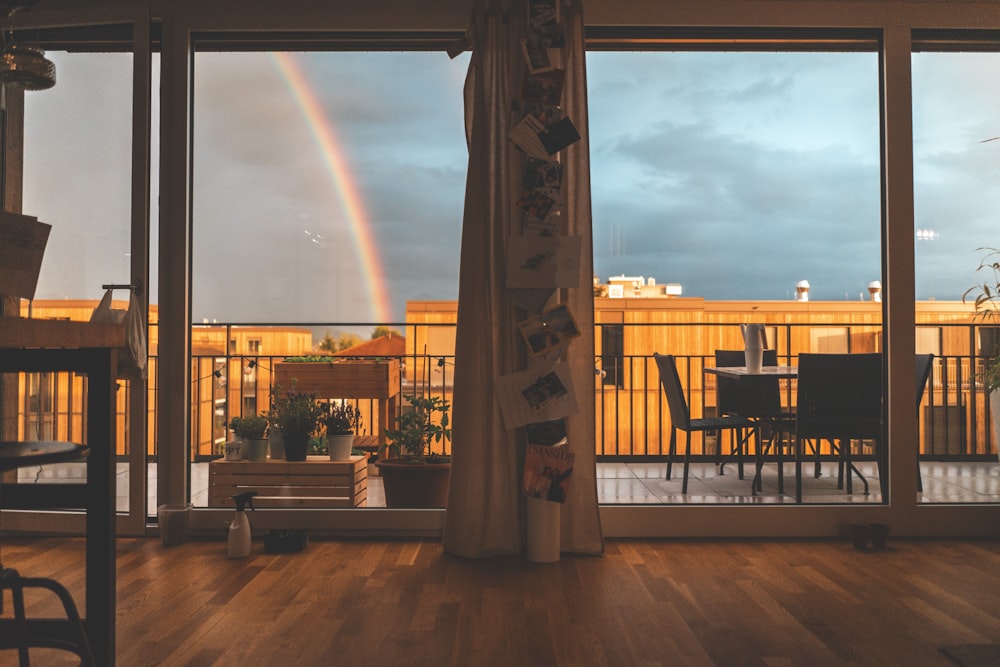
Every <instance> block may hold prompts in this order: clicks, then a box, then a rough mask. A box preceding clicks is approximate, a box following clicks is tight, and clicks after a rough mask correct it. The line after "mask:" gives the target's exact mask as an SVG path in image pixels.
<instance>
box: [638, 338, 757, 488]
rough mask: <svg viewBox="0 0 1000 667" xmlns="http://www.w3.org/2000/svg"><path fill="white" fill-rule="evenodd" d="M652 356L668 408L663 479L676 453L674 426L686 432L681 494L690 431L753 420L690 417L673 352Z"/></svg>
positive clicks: (733, 426)
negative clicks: (667, 432)
mask: <svg viewBox="0 0 1000 667" xmlns="http://www.w3.org/2000/svg"><path fill="white" fill-rule="evenodd" d="M653 359H654V360H655V361H656V368H657V370H658V371H659V374H660V385H661V386H662V387H663V392H664V393H665V394H666V395H667V405H668V407H669V408H670V449H669V451H668V452H667V479H670V476H671V473H672V468H673V463H674V456H675V455H676V452H677V429H680V430H682V431H684V433H685V434H686V438H685V443H684V481H683V483H682V485H681V493H687V489H688V472H689V469H690V463H691V433H693V432H702V433H704V432H705V431H724V430H727V429H733V430H739V429H748V428H751V427H752V426H753V422H751V421H750V420H749V419H746V418H744V417H713V418H704V419H692V418H691V411H690V410H689V409H688V403H687V399H686V398H685V397H684V387H683V386H681V378H680V375H679V374H678V373H677V362H676V360H675V359H674V357H673V355H670V354H657V353H655V352H654V353H653Z"/></svg>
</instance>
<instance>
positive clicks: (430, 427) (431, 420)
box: [384, 396, 451, 463]
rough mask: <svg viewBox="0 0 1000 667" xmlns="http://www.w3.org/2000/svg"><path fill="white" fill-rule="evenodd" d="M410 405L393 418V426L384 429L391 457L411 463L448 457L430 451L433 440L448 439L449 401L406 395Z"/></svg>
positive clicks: (434, 460) (386, 448)
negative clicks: (394, 421)
mask: <svg viewBox="0 0 1000 667" xmlns="http://www.w3.org/2000/svg"><path fill="white" fill-rule="evenodd" d="M406 400H407V401H409V403H410V406H409V408H408V409H406V410H404V411H403V414H401V415H400V416H399V418H398V419H397V420H396V428H394V429H388V430H386V432H385V436H386V440H387V442H386V445H385V447H384V450H387V451H388V453H389V455H390V456H391V457H393V458H407V459H410V460H412V461H413V462H415V463H442V462H445V461H448V460H449V459H450V457H448V456H446V455H443V454H432V453H431V445H432V444H434V443H440V442H442V441H444V442H450V441H451V428H450V422H449V420H448V411H449V410H450V409H451V404H450V403H449V402H448V401H447V400H446V399H444V398H441V397H439V396H407V397H406Z"/></svg>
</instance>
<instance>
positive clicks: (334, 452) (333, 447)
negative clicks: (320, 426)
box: [326, 433, 354, 461]
mask: <svg viewBox="0 0 1000 667" xmlns="http://www.w3.org/2000/svg"><path fill="white" fill-rule="evenodd" d="M353 445H354V434H353V433H347V434H344V435H330V434H327V436H326V450H327V452H329V454H330V460H331V461H346V460H347V459H349V458H351V447H352V446H353Z"/></svg>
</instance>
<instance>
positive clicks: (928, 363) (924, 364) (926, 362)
mask: <svg viewBox="0 0 1000 667" xmlns="http://www.w3.org/2000/svg"><path fill="white" fill-rule="evenodd" d="M932 368H934V355H933V354H918V355H917V426H918V429H917V430H918V432H919V430H920V429H919V426H920V404H921V403H923V402H924V392H925V391H926V390H927V378H929V377H930V376H931V369H932ZM923 490H924V476H923V475H922V474H920V446H919V445H918V446H917V491H921V492H922V491H923Z"/></svg>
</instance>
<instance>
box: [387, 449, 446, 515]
mask: <svg viewBox="0 0 1000 667" xmlns="http://www.w3.org/2000/svg"><path fill="white" fill-rule="evenodd" d="M375 465H376V466H377V467H378V469H379V473H380V475H381V476H382V483H383V485H384V488H385V505H386V507H405V508H411V507H445V506H446V505H447V504H448V480H449V478H450V476H451V463H450V462H449V463H415V462H412V461H410V460H407V459H385V460H379V461H376V462H375Z"/></svg>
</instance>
